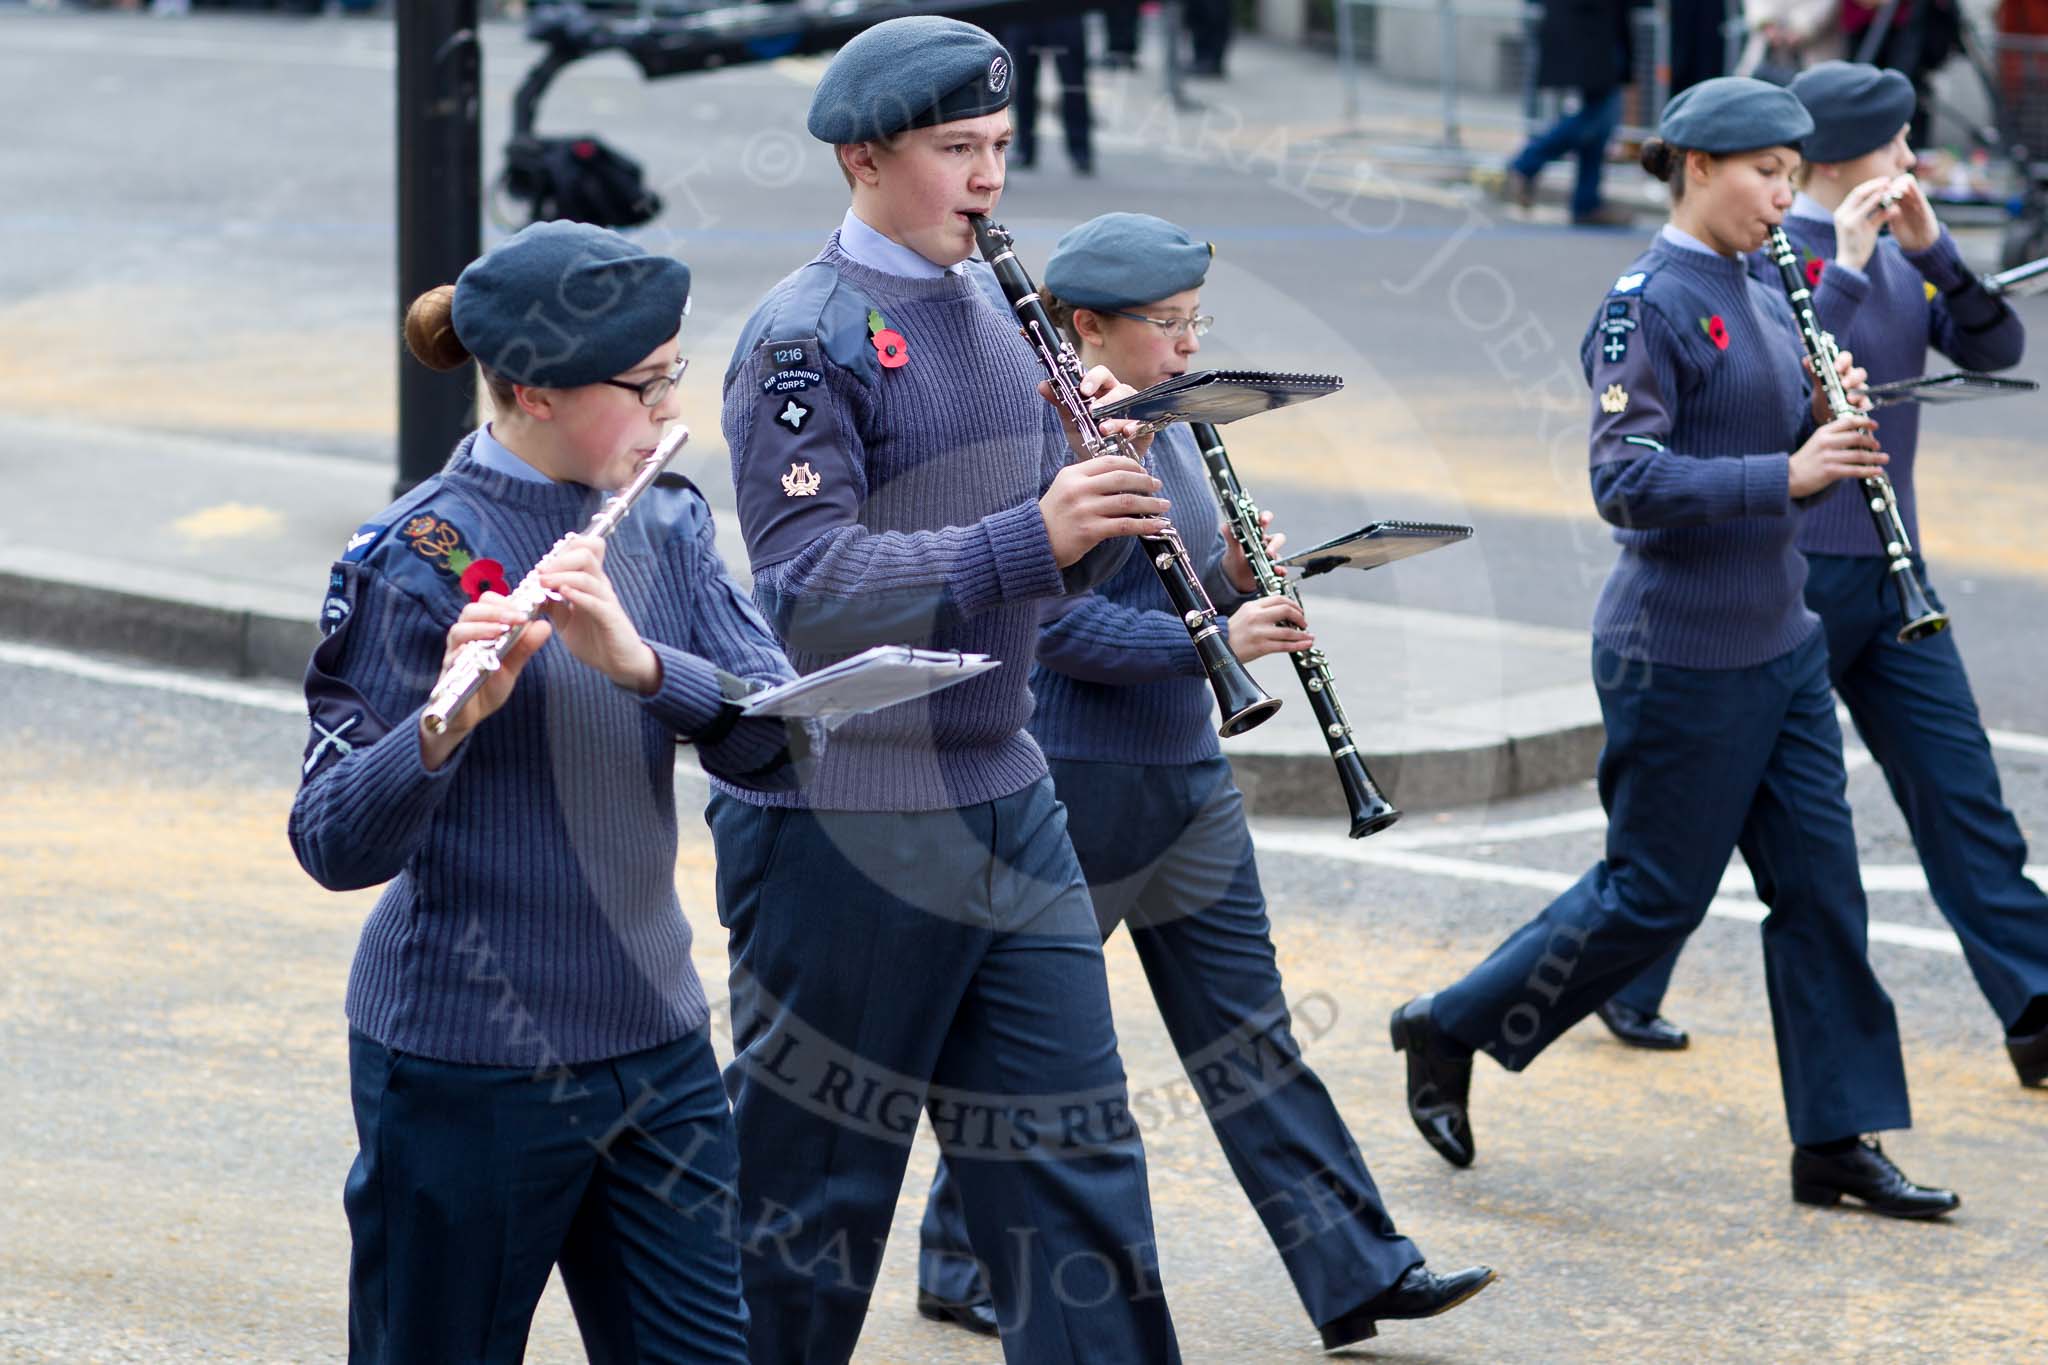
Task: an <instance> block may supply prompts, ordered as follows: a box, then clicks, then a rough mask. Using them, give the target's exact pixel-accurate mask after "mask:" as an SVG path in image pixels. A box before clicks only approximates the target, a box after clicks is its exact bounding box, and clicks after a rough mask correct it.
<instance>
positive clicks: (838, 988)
mask: <svg viewBox="0 0 2048 1365" xmlns="http://www.w3.org/2000/svg"><path fill="white" fill-rule="evenodd" d="M707 818H708V819H709V821H710V824H711V829H712V834H713V836H714V839H715V841H716V844H717V848H718V908H719V917H720V919H721V920H722V921H723V922H724V924H725V926H726V928H727V929H728V930H729V931H730V933H731V942H730V954H731V963H732V1011H733V1046H734V1050H735V1056H734V1059H733V1063H732V1065H731V1067H729V1068H728V1069H727V1072H726V1081H727V1087H728V1089H729V1090H730V1091H731V1092H732V1094H733V1098H734V1105H733V1113H734V1120H735V1123H736V1124H737V1127H738V1131H739V1142H740V1147H741V1150H743V1151H744V1152H745V1153H746V1154H747V1156H746V1161H745V1163H744V1164H743V1165H742V1167H741V1169H740V1194H741V1217H742V1221H743V1247H744V1252H745V1254H744V1255H743V1256H742V1273H743V1275H744V1276H745V1280H746V1292H747V1301H748V1304H749V1306H750V1307H751V1309H752V1310H753V1332H752V1337H751V1341H750V1349H751V1351H752V1355H753V1359H754V1360H755V1361H756V1362H757V1363H758V1365H794V1362H799V1361H802V1362H826V1361H830V1362H838V1361H844V1360H846V1359H848V1358H849V1357H851V1356H852V1354H853V1349H854V1343H855V1341H856V1339H857V1338H858V1337H859V1335H860V1327H861V1321H862V1319H863V1317H864V1316H865V1315H866V1313H867V1307H868V1298H869V1295H870V1294H871V1293H872V1291H873V1288H874V1283H875V1275H876V1272H877V1271H878V1269H879V1267H880V1264H881V1259H882V1248H883V1243H884V1241H885V1239H886V1238H887V1236H888V1231H889V1222H890V1218H891V1215H892V1212H893V1210H894V1208H895V1204H896V1196H897V1193H898V1191H899V1190H900V1188H901V1186H902V1183H903V1170H904V1166H905V1164H906V1162H907V1160H908V1158H909V1153H910V1146H911V1143H912V1141H913V1140H914V1139H915V1137H916V1133H917V1127H918V1115H919V1112H920V1110H923V1111H925V1112H928V1113H929V1114H930V1117H931V1120H932V1127H933V1129H934V1130H935V1131H936V1132H937V1133H938V1135H939V1141H940V1144H941V1146H942V1147H943V1148H944V1150H945V1151H946V1152H947V1153H948V1154H949V1155H950V1156H951V1157H952V1158H953V1165H954V1174H955V1177H956V1178H957V1179H958V1181H959V1182H960V1186H961V1189H962V1191H963V1193H964V1194H965V1195H966V1205H967V1221H968V1226H969V1230H970V1233H971V1235H972V1238H973V1243H974V1245H975V1246H976V1247H977V1248H979V1249H980V1250H981V1251H982V1252H983V1254H984V1260H985V1261H986V1263H987V1267H988V1271H989V1283H990V1288H991V1291H992V1293H993V1296H994V1299H995V1305H996V1310H997V1313H998V1315H999V1318H1000V1321H1001V1325H1002V1334H1003V1350H1004V1354H1005V1357H1006V1358H1007V1359H1009V1360H1011V1361H1017V1362H1025V1361H1028V1362H1031V1365H1060V1363H1061V1362H1069V1361H1072V1362H1080V1361H1091V1362H1092V1361H1108V1360H1115V1361H1126V1360H1128V1361H1140V1360H1142V1361H1147V1362H1151V1361H1161V1362H1173V1361H1178V1360H1179V1359H1180V1354H1179V1350H1178V1348H1177V1346H1176V1344H1175V1341H1174V1334H1173V1324H1172V1322H1171V1320H1170V1319H1169V1317H1168V1315H1167V1310H1166V1299H1165V1295H1164V1292H1163V1291H1162V1289H1161V1288H1160V1284H1159V1277H1158V1256H1157V1250H1156V1247H1155V1245H1154V1242H1153V1235H1152V1206H1151V1200H1150V1196H1149V1194H1148V1193H1147V1190H1146V1185H1145V1153H1144V1148H1143V1145H1142V1143H1141V1141H1140V1139H1139V1136H1138V1129H1137V1125H1136V1122H1135V1121H1134V1120H1133V1118H1132V1116H1131V1111H1130V1102H1129V1097H1128V1095H1127V1093H1126V1091H1125V1086H1124V1072H1123V1063H1122V1061H1121V1060H1120V1059H1119V1058H1118V1056H1117V1050H1116V1033H1115V1030H1114V1028H1113V1027H1112V1025H1111V1022H1110V1013H1109V983H1108V979H1107V978H1106V977H1105V975H1104V973H1103V966H1102V945H1101V941H1100V937H1099V935H1098V934H1097V932H1096V927H1095V913H1094V911H1093V910H1092V909H1091V908H1090V906H1089V902H1088V888H1087V885H1086V883H1085V882H1084V881H1083V880H1082V877H1081V869H1080V867H1079V866H1078V865H1077V864H1076V863H1075V861H1074V851H1073V847H1072V846H1071V845H1070V844H1069V843H1068V842H1067V832H1066V813H1065V811H1064V810H1063V809H1062V807H1061V806H1060V804H1059V802H1058V801H1057V800H1055V799H1054V797H1053V790H1052V783H1051V781H1050V780H1048V779H1040V780H1039V781H1038V782H1037V783H1036V784H1034V785H1033V786H1031V787H1028V788H1026V789H1025V790H1024V791H1022V792H1019V793H1017V794H1016V795H1014V796H1009V797H1004V798H1002V799H1000V800H997V801H990V802H986V803H984V804H981V805H977V806H969V807H965V808H961V809H956V810H940V811H925V812H910V813H884V812H866V811H860V812H843V811H805V810H778V809H762V808H759V807H753V806H748V805H746V804H744V803H742V802H739V801H735V800H733V799H731V798H729V797H724V796H717V797H714V798H713V800H712V802H711V805H710V808H709V811H708V813H707Z"/></svg>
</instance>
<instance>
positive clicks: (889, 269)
mask: <svg viewBox="0 0 2048 1365" xmlns="http://www.w3.org/2000/svg"><path fill="white" fill-rule="evenodd" d="M839 249H840V250H841V251H843V252H845V253H846V254H847V255H849V256H851V257H853V259H854V260H856V261H858V262H860V263H861V264H862V265H864V266H866V267H867V268H868V269H870V270H879V271H881V272H882V273H883V274H885V275H902V276H905V277H907V278H909V279H913V280H936V279H938V278H940V277H941V276H945V275H951V274H953V273H955V272H956V271H957V270H958V269H959V266H957V265H954V266H943V265H934V264H932V263H931V262H930V261H928V260H926V259H925V258H924V257H922V256H920V255H918V254H917V253H916V252H915V251H912V250H911V249H910V248H909V247H907V246H905V245H903V243H901V242H898V241H893V240H891V239H890V238H887V237H884V236H883V235H882V234H881V233H879V232H877V231H875V230H874V229H873V228H871V227H869V226H868V225H867V224H866V223H864V222H862V221H861V220H860V218H859V216H858V215H856V214H855V213H854V211H853V210H852V209H850V208H849V209H848V210H847V211H846V216H845V217H844V218H842V219H840V220H839Z"/></svg>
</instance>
